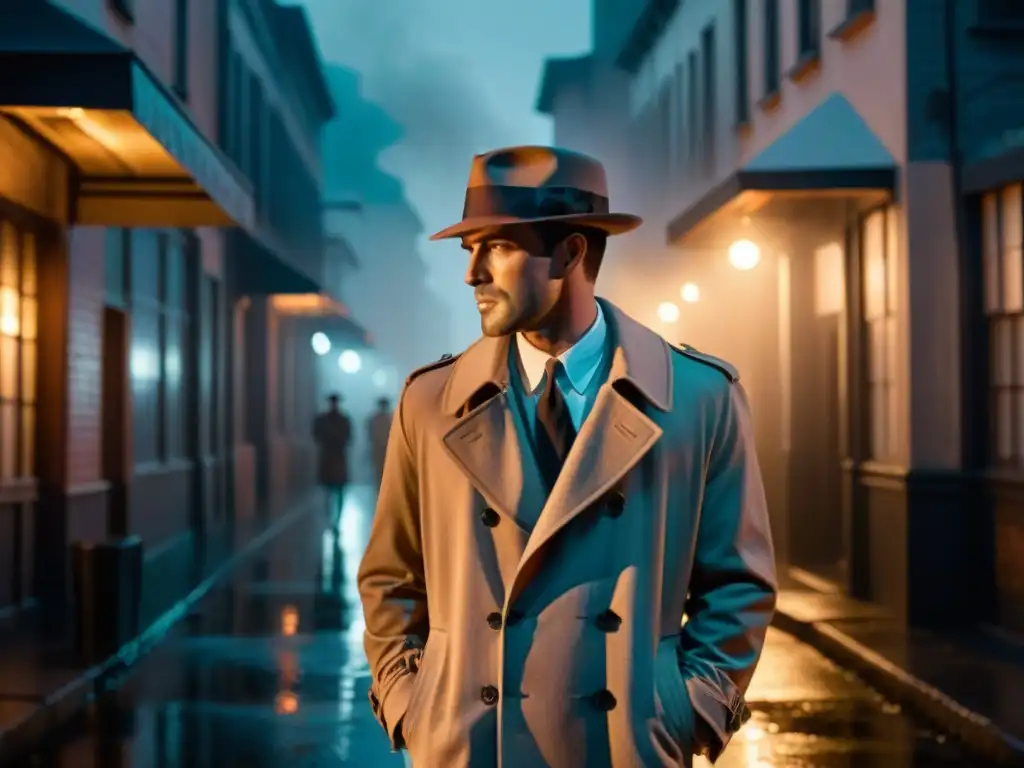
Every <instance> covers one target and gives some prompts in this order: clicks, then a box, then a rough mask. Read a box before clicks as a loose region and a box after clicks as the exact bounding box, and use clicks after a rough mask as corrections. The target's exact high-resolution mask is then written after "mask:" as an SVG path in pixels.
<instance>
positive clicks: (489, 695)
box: [480, 685, 498, 707]
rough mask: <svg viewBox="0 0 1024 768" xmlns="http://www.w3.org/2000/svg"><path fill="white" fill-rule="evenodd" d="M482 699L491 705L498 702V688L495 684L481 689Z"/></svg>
mask: <svg viewBox="0 0 1024 768" xmlns="http://www.w3.org/2000/svg"><path fill="white" fill-rule="evenodd" d="M480 701H482V702H483V703H484V704H486V705H487V706H489V707H493V706H494V705H495V704H497V703H498V689H497V688H495V687H494V686H493V685H485V686H484V687H483V688H481V689H480Z"/></svg>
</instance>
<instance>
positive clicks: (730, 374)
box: [669, 342, 740, 384]
mask: <svg viewBox="0 0 1024 768" xmlns="http://www.w3.org/2000/svg"><path fill="white" fill-rule="evenodd" d="M669 346H670V347H672V349H674V350H675V351H676V352H678V353H679V354H681V355H686V356H687V357H688V358H690V359H691V360H696V361H697V362H698V363H703V364H704V365H708V366H711V367H712V368H714V369H716V370H718V371H721V372H722V373H723V374H724V375H725V378H727V379H728V380H729V382H730V383H732V384H735V383H736V382H737V381H739V380H740V372H739V371H737V370H736V368H734V367H733V366H732V365H731V364H729V363H727V362H725V360H721V359H720V358H717V357H715V356H714V355H709V354H706V353H704V352H701V351H700V350H698V349H694V348H693V347H691V346H690V345H689V344H682V343H680V344H672V343H671V342H670V343H669Z"/></svg>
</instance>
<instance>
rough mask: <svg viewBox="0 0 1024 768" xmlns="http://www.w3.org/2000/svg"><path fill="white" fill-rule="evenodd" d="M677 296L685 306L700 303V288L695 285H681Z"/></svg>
mask: <svg viewBox="0 0 1024 768" xmlns="http://www.w3.org/2000/svg"><path fill="white" fill-rule="evenodd" d="M679 296H680V297H681V298H682V300H683V301H685V302H686V303H687V304H696V303H697V302H698V301H700V286H699V285H697V284H696V283H683V287H682V288H681V289H680V290H679Z"/></svg>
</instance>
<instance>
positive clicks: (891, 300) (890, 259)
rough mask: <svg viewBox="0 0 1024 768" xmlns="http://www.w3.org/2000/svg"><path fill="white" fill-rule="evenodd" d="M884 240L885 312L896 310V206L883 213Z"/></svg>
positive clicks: (897, 261) (897, 250) (889, 312)
mask: <svg viewBox="0 0 1024 768" xmlns="http://www.w3.org/2000/svg"><path fill="white" fill-rule="evenodd" d="M885 222H886V240H885V304H886V306H885V308H886V313H887V314H892V313H894V312H895V311H896V307H897V303H898V301H899V296H898V295H897V289H898V288H899V280H897V279H896V270H897V269H898V268H899V263H900V260H899V252H900V249H899V241H900V233H899V229H898V228H897V224H898V222H899V219H898V217H897V214H896V208H895V207H893V206H889V208H888V210H887V211H886V215H885Z"/></svg>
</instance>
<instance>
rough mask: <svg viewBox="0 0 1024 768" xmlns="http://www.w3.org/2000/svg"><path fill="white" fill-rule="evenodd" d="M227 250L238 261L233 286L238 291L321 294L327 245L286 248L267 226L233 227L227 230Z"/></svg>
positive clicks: (248, 292)
mask: <svg viewBox="0 0 1024 768" xmlns="http://www.w3.org/2000/svg"><path fill="white" fill-rule="evenodd" d="M228 244H229V246H228V247H229V249H230V250H231V252H232V253H234V254H235V256H236V258H235V262H236V263H237V264H238V268H237V271H236V273H235V275H234V277H233V289H234V290H235V291H237V292H238V293H246V294H255V295H260V296H269V295H271V294H285V293H287V294H307V293H310V294H311V293H320V292H321V291H322V290H323V283H324V254H325V248H326V246H325V245H324V244H321V245H320V247H319V248H317V247H316V246H312V247H310V248H307V249H306V250H301V249H299V248H297V247H289V246H288V245H286V244H285V242H284V241H283V240H282V239H281V238H278V237H277V236H276V235H275V233H274V232H273V231H272V230H271V229H270V228H269V227H265V226H264V227H257V228H256V229H255V230H253V231H250V230H245V229H235V230H232V231H231V232H229V233H228Z"/></svg>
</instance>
